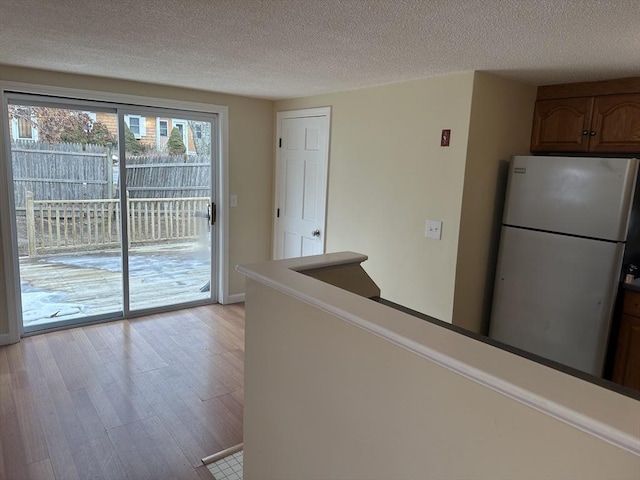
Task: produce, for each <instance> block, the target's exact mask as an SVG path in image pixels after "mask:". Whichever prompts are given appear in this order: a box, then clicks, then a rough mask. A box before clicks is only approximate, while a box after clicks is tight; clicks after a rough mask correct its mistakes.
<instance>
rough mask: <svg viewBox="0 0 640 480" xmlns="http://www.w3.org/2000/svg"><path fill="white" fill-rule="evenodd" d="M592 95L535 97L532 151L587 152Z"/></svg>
mask: <svg viewBox="0 0 640 480" xmlns="http://www.w3.org/2000/svg"><path fill="white" fill-rule="evenodd" d="M592 107H593V97H583V98H562V99H554V100H538V101H537V102H536V107H535V111H534V114H533V132H532V135H531V151H532V152H586V151H587V149H588V146H589V131H590V130H589V126H590V124H591V110H592Z"/></svg>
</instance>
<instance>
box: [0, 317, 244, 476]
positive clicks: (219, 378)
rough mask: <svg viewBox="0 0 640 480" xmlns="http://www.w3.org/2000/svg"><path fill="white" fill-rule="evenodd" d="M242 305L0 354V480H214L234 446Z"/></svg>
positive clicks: (47, 337)
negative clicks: (215, 466)
mask: <svg viewBox="0 0 640 480" xmlns="http://www.w3.org/2000/svg"><path fill="white" fill-rule="evenodd" d="M243 349H244V307H243V305H230V306H221V305H214V306H206V307H198V308H192V309H188V310H182V311H179V312H171V313H165V314H159V315H152V316H148V317H144V318H138V319H132V320H121V321H115V322H110V323H103V324H99V325H92V326H86V327H79V328H74V329H70V330H64V331H59V332H53V333H47V334H43V335H37V336H33V337H28V338H24V339H22V341H21V342H20V343H18V344H15V345H9V346H4V347H0V453H1V454H0V479H6V480H22V479H37V480H39V479H57V480H74V479H77V480H85V479H130V480H141V479H153V480H162V479H194V480H196V479H203V478H208V479H211V478H212V476H211V474H210V473H209V472H208V470H207V468H206V467H205V466H203V465H202V464H201V461H200V459H201V458H202V457H205V456H207V455H211V454H213V453H216V452H218V451H220V450H223V449H225V448H229V447H232V446H234V445H237V444H239V443H241V442H242V412H243V366H244V351H243Z"/></svg>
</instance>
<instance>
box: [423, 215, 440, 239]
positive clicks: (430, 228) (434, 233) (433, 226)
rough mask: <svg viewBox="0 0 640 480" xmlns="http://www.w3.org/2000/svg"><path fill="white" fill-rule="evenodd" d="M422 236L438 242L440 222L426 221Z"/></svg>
mask: <svg viewBox="0 0 640 480" xmlns="http://www.w3.org/2000/svg"><path fill="white" fill-rule="evenodd" d="M424 236H425V237H427V238H433V239H435V240H440V239H441V238H442V222H441V221H440V220H429V219H427V226H426V228H425V231H424Z"/></svg>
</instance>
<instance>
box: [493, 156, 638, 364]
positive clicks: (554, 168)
mask: <svg viewBox="0 0 640 480" xmlns="http://www.w3.org/2000/svg"><path fill="white" fill-rule="evenodd" d="M637 170H638V160H636V159H623V158H583V157H533V156H515V157H513V158H512V160H511V164H510V167H509V179H508V184H507V195H506V199H505V209H504V214H503V219H502V222H503V225H502V231H501V237H500V249H499V253H498V264H497V271H496V281H495V288H494V297H493V307H492V312H491V321H490V327H489V336H490V337H491V338H494V339H496V340H499V341H501V342H504V343H506V344H509V345H513V346H515V347H518V348H520V349H522V350H526V351H528V352H531V353H535V354H537V355H540V356H542V357H545V358H548V359H551V360H555V361H557V362H560V363H562V364H564V365H568V366H570V367H574V368H577V369H579V370H582V371H584V372H588V373H591V374H594V375H598V376H600V375H601V374H602V370H603V367H604V360H605V354H606V348H607V341H608V337H609V329H610V325H611V315H612V311H613V307H614V303H615V297H616V293H617V290H618V285H619V279H620V271H621V267H622V259H623V254H624V249H625V241H626V236H627V229H628V224H629V216H630V211H631V205H632V201H633V193H634V188H635V181H636V176H637Z"/></svg>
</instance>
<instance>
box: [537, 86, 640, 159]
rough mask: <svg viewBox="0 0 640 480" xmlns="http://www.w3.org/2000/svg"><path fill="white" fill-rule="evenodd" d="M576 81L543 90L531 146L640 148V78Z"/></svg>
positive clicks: (614, 150) (554, 149)
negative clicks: (581, 82)
mask: <svg viewBox="0 0 640 480" xmlns="http://www.w3.org/2000/svg"><path fill="white" fill-rule="evenodd" d="M573 85H574V88H573V89H572V88H571V87H572V86H571V84H569V85H551V86H546V87H540V88H539V89H538V100H537V101H536V106H535V111H534V117H533V131H532V135H531V151H532V152H534V153H536V152H541V153H542V152H545V153H554V152H558V153H561V152H575V153H584V152H593V153H640V78H637V79H636V78H632V79H624V80H620V81H608V82H594V83H588V84H573ZM597 92H602V93H603V94H602V95H595V94H594V93H597Z"/></svg>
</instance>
